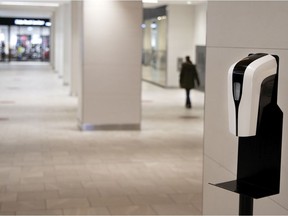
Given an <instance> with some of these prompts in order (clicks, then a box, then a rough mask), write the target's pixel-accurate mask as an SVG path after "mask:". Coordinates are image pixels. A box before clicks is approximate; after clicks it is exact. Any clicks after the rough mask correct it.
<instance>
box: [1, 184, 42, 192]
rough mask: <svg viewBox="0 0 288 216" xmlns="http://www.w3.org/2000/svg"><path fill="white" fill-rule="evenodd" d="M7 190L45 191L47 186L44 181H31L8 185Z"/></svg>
mask: <svg viewBox="0 0 288 216" xmlns="http://www.w3.org/2000/svg"><path fill="white" fill-rule="evenodd" d="M6 190H7V192H32V191H44V190H45V187H44V184H43V183H33V184H32V183H29V184H16V185H7V188H6Z"/></svg>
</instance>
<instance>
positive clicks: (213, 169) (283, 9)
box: [203, 1, 288, 215]
mask: <svg viewBox="0 0 288 216" xmlns="http://www.w3.org/2000/svg"><path fill="white" fill-rule="evenodd" d="M287 11H288V2H272V1H271V2H261V1H258V2H249V1H239V2H231V1H222V2H216V1H214V2H209V3H208V17H207V62H206V94H205V139H204V205H203V214H208V215H209V214H218V215H225V214H229V215H235V214H238V202H239V201H238V200H239V198H238V197H239V195H238V194H235V193H232V192H229V191H226V190H223V189H220V188H217V187H214V186H211V185H209V184H208V183H220V182H225V181H229V180H234V179H236V172H237V170H236V166H237V154H238V152H237V151H238V150H237V148H238V143H237V138H236V137H234V136H233V135H231V134H230V133H229V132H228V117H227V99H226V92H227V72H228V68H229V67H230V65H231V64H233V63H234V62H236V61H238V60H239V59H242V58H243V57H245V56H247V55H248V54H249V53H256V52H267V53H271V54H276V55H278V56H279V57H280V71H279V76H280V77H279V95H278V104H279V106H280V107H281V109H282V111H283V113H284V128H283V143H282V168H281V172H282V174H281V188H280V194H279V195H275V196H272V197H269V198H263V199H258V200H255V201H254V203H255V204H254V214H255V215H257V214H262V215H279V214H282V215H287V214H288V200H287V197H288V184H287V182H288V157H287V155H288V146H287V142H288V133H287V123H288V115H287V114H288V100H287V92H288V85H287V80H288V73H287V71H288V61H287V59H288V26H287V20H288V13H287Z"/></svg>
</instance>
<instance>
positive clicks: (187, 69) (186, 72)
mask: <svg viewBox="0 0 288 216" xmlns="http://www.w3.org/2000/svg"><path fill="white" fill-rule="evenodd" d="M195 82H196V83H197V85H198V86H199V85H200V80H199V77H198V73H197V69H196V67H195V65H194V64H193V63H192V61H191V60H190V57H189V56H186V62H184V63H183V64H182V67H181V72H180V87H181V88H184V89H185V90H186V108H188V109H191V107H192V104H191V100H190V90H191V89H193V88H195Z"/></svg>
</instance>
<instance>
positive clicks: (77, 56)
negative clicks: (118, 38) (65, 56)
mask: <svg viewBox="0 0 288 216" xmlns="http://www.w3.org/2000/svg"><path fill="white" fill-rule="evenodd" d="M71 11H72V14H71V15H72V16H71V19H72V25H71V28H72V29H71V33H72V38H71V40H72V44H71V45H72V47H71V94H72V95H73V96H78V95H79V91H80V90H79V87H80V80H81V79H80V78H81V77H80V76H81V74H82V44H83V41H82V22H83V20H82V18H83V13H82V2H81V1H72V2H71Z"/></svg>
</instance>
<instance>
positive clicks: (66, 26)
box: [62, 2, 72, 85]
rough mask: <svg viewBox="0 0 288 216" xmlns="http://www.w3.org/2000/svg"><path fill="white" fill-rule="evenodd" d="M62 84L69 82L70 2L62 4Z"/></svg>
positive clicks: (70, 43)
mask: <svg viewBox="0 0 288 216" xmlns="http://www.w3.org/2000/svg"><path fill="white" fill-rule="evenodd" d="M62 7H63V60H64V67H63V84H64V85H70V84H71V46H72V42H71V41H72V39H71V37H72V34H71V2H66V3H65V4H63V6H62Z"/></svg>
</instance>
